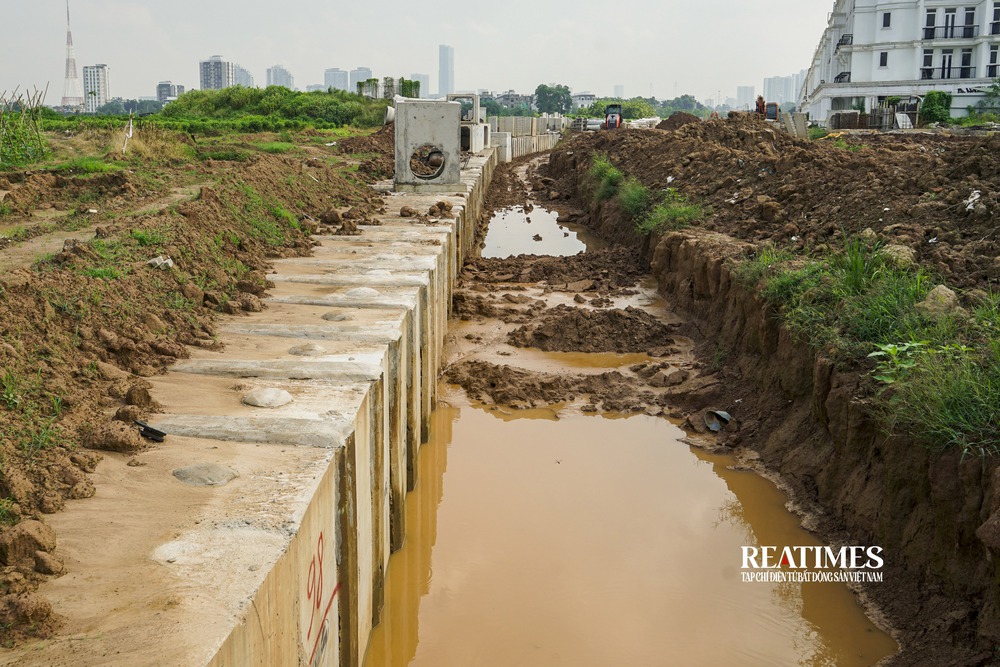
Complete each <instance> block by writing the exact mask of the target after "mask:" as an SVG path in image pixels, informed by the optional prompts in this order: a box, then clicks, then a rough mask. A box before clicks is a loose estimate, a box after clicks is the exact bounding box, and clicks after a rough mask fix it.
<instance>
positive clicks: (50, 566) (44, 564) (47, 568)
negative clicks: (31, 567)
mask: <svg viewBox="0 0 1000 667" xmlns="http://www.w3.org/2000/svg"><path fill="white" fill-rule="evenodd" d="M63 569H65V568H64V566H63V564H62V561H61V560H59V559H58V558H56V557H55V556H53V555H52V554H49V553H45V552H44V551H36V552H35V572H40V573H42V574H62V572H63Z"/></svg>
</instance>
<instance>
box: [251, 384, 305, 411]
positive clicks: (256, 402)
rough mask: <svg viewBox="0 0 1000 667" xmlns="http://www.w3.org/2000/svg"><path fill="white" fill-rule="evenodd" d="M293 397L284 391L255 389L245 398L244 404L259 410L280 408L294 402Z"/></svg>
mask: <svg viewBox="0 0 1000 667" xmlns="http://www.w3.org/2000/svg"><path fill="white" fill-rule="evenodd" d="M292 400H293V399H292V395H291V394H289V393H288V392H287V391H285V390H284V389H272V388H266V389H254V390H253V391H251V392H250V393H249V394H247V395H246V396H244V397H243V403H245V404H246V405H252V406H254V407H258V408H280V407H281V406H283V405H288V404H289V403H291V402H292Z"/></svg>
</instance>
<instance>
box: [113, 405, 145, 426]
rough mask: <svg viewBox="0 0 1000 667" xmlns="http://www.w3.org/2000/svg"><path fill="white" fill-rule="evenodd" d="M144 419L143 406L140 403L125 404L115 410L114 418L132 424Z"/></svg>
mask: <svg viewBox="0 0 1000 667" xmlns="http://www.w3.org/2000/svg"><path fill="white" fill-rule="evenodd" d="M141 419H142V408H140V407H139V406H138V405H123V406H121V407H120V408H118V410H117V411H116V412H115V417H114V420H115V421H118V422H125V423H126V424H132V423H134V422H136V421H138V420H141Z"/></svg>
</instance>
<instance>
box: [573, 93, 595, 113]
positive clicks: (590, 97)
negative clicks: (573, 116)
mask: <svg viewBox="0 0 1000 667" xmlns="http://www.w3.org/2000/svg"><path fill="white" fill-rule="evenodd" d="M571 97H572V99H573V104H572V107H571V109H572V110H573V111H579V110H580V109H582V108H583V107H589V106H590V105H591V104H593V103H594V102H596V101H597V95H595V94H594V93H576V94H575V95H571Z"/></svg>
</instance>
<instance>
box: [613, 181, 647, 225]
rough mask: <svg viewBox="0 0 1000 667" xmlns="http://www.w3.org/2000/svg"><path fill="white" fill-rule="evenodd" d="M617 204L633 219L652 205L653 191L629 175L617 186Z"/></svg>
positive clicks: (643, 213)
mask: <svg viewBox="0 0 1000 667" xmlns="http://www.w3.org/2000/svg"><path fill="white" fill-rule="evenodd" d="M618 204H619V205H620V206H621V208H622V211H624V212H625V214H626V215H627V216H628V217H630V218H632V219H633V220H635V219H637V218H639V217H640V216H642V215H645V213H646V212H647V211H648V210H649V207H650V206H652V205H653V193H652V192H650V190H649V188H647V187H646V186H645V185H643V184H642V183H640V182H639V181H638V180H636V179H635V178H633V177H631V176H629V177H628V178H626V179H625V180H624V181H622V183H621V184H620V185H619V186H618Z"/></svg>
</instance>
